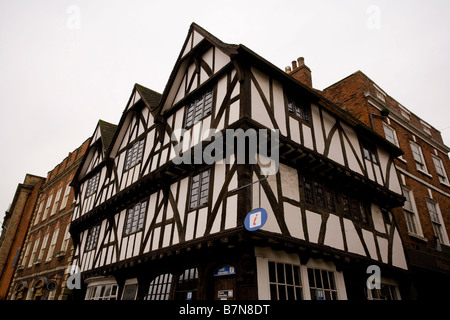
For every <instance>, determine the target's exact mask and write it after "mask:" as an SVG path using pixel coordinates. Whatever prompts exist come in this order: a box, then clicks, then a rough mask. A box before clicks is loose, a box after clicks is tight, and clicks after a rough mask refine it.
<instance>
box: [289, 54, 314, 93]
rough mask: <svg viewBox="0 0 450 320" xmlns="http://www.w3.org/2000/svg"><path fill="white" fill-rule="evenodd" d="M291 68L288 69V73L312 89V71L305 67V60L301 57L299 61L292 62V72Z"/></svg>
mask: <svg viewBox="0 0 450 320" xmlns="http://www.w3.org/2000/svg"><path fill="white" fill-rule="evenodd" d="M290 69H291V68H290V67H286V69H285V70H286V73H288V74H290V75H291V76H292V77H293V78H295V79H296V80H298V81H300V82H301V83H303V84H305V85H307V86H308V87H310V88H312V78H311V69H309V68H308V67H307V66H306V65H305V58H303V57H300V58H298V59H297V61H295V60H294V61H292V70H290Z"/></svg>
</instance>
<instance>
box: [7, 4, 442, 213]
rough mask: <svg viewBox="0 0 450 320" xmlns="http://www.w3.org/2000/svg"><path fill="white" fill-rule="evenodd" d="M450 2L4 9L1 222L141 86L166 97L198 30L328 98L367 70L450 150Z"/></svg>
mask: <svg viewBox="0 0 450 320" xmlns="http://www.w3.org/2000/svg"><path fill="white" fill-rule="evenodd" d="M449 14H450V1H446V0H443V1H437V0H428V1H411V0H409V1H377V0H373V1H361V0H358V1H356V0H355V1H326V0H317V1H282V0H278V1H261V0H259V1H243V0H240V1H234V0H230V1H220V2H219V1H195V0H193V1H168V0H164V1H139V0H127V1H114V0H108V1H80V0H73V1H56V0H55V1H50V0H41V1H23V0H15V1H8V2H7V1H4V0H0V121H1V125H0V143H1V146H2V149H3V156H2V157H1V159H0V175H1V178H2V181H1V183H0V221H1V220H2V219H3V212H4V211H5V210H6V209H7V207H8V206H9V204H10V203H11V201H12V198H13V195H14V192H15V189H16V187H17V184H18V183H21V182H23V179H24V176H25V174H26V173H31V174H36V175H41V176H46V175H47V172H48V171H49V170H51V169H53V168H54V166H55V165H57V164H58V163H59V162H61V161H62V160H63V159H64V158H65V157H66V156H67V154H68V153H69V152H70V151H72V150H73V149H75V148H77V147H78V146H80V145H81V144H82V142H83V141H84V140H86V139H87V138H88V137H89V136H90V135H91V134H92V133H93V130H94V129H95V125H96V123H97V121H98V119H103V120H106V121H109V122H112V123H116V124H117V123H118V121H119V119H120V116H121V114H122V111H123V109H124V108H125V104H126V103H127V100H128V98H129V96H130V94H131V90H132V87H133V85H134V83H139V84H142V85H144V86H146V87H148V88H151V89H153V90H156V91H158V92H162V91H163V90H164V86H165V84H166V82H167V79H168V77H169V75H170V72H171V70H172V68H173V66H174V64H175V60H176V58H177V56H178V54H179V52H180V50H181V46H182V44H183V41H184V39H185V37H186V35H187V31H188V28H189V26H190V24H191V23H192V22H196V23H197V24H199V25H200V26H202V27H203V28H205V29H206V30H208V31H209V32H211V33H212V34H213V35H215V36H216V37H218V38H219V39H221V40H222V41H224V42H228V43H236V44H237V43H242V44H244V45H246V46H247V47H249V48H250V49H252V50H253V51H255V52H256V53H258V54H259V55H261V56H262V57H264V58H265V59H267V60H268V61H270V62H272V63H273V64H275V65H276V66H278V67H279V68H281V69H283V70H284V67H285V66H288V65H290V62H291V61H292V60H295V59H297V58H298V57H299V56H303V57H305V62H306V64H307V65H308V66H309V67H310V68H311V70H312V76H313V86H314V87H315V88H318V89H323V88H325V87H327V86H329V85H331V84H332V83H334V82H337V81H338V80H340V79H342V78H344V77H346V76H348V75H349V74H351V73H353V72H355V71H357V70H361V71H363V72H364V73H365V74H366V75H367V76H369V77H370V78H371V79H372V80H374V81H375V82H376V83H377V84H378V85H379V86H380V87H381V88H382V89H384V90H385V91H386V92H387V93H388V94H390V95H391V96H392V97H394V98H395V99H396V100H398V101H399V102H400V103H402V104H403V105H404V106H405V107H407V108H408V109H410V110H411V111H412V112H414V113H416V114H417V115H418V116H420V117H422V118H423V119H424V120H425V121H427V122H429V123H430V124H431V125H433V126H434V127H435V128H437V129H439V130H442V135H443V138H444V142H445V143H446V144H447V145H449V144H450V111H449V107H448V105H447V103H448V101H449V100H450V90H449V89H448V86H449V84H450V36H449V31H450V19H449Z"/></svg>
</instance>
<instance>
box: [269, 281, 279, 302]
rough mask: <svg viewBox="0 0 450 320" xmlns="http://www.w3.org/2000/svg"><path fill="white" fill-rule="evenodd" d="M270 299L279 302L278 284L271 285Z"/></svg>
mask: <svg viewBox="0 0 450 320" xmlns="http://www.w3.org/2000/svg"><path fill="white" fill-rule="evenodd" d="M270 299H272V300H278V295H277V285H276V284H271V285H270Z"/></svg>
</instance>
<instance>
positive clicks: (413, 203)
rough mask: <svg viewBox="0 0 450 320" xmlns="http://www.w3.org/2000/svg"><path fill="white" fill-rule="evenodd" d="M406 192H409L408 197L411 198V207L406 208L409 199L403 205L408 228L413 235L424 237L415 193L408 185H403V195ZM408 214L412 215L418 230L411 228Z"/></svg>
mask: <svg viewBox="0 0 450 320" xmlns="http://www.w3.org/2000/svg"><path fill="white" fill-rule="evenodd" d="M405 193H406V194H407V196H408V197H407V198H409V202H410V203H411V208H405V205H406V203H407V201H405V204H404V205H403V213H404V215H405V221H406V228H407V230H408V234H409V235H413V236H419V237H420V238H423V231H422V225H421V224H420V219H419V214H418V212H417V206H416V201H415V199H414V194H413V192H412V190H411V189H410V188H409V187H408V186H405V185H402V194H403V196H405ZM405 197H406V196H405ZM407 214H411V215H412V219H413V220H412V222H413V223H414V227H415V229H416V232H414V230H411V228H410V226H409V223H408V221H409V219H408V217H407Z"/></svg>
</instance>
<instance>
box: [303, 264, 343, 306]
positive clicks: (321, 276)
mask: <svg viewBox="0 0 450 320" xmlns="http://www.w3.org/2000/svg"><path fill="white" fill-rule="evenodd" d="M308 280H309V290H310V293H311V300H337V299H338V297H337V289H336V283H335V279H334V272H333V271H327V270H321V269H313V268H308Z"/></svg>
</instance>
